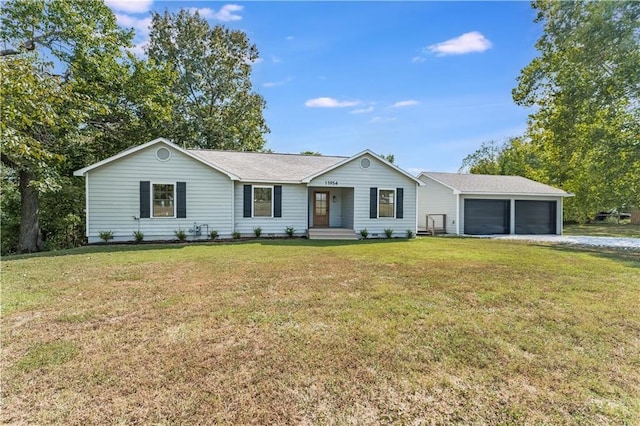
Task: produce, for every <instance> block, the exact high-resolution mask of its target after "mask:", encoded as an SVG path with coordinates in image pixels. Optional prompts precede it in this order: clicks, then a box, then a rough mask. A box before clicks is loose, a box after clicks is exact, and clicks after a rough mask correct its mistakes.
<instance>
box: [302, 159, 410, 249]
mask: <svg viewBox="0 0 640 426" xmlns="http://www.w3.org/2000/svg"><path fill="white" fill-rule="evenodd" d="M362 158H368V159H369V161H370V162H371V165H370V167H369V168H367V169H363V168H362V167H361V166H360V161H361V159H362ZM309 187H314V188H332V187H342V188H353V202H354V205H353V209H354V218H353V225H352V226H353V229H354V230H355V231H356V232H358V231H360V230H362V229H365V228H366V229H367V231H369V235H370V236H371V237H377V236H379V237H384V230H385V229H386V228H391V229H393V231H394V236H400V237H404V236H406V235H407V230H411V231H413V232H416V198H417V192H416V188H417V183H416V182H415V181H414V180H412V179H410V178H409V177H408V176H405V175H403V174H402V173H400V172H398V171H397V170H395V169H393V168H392V167H389V166H388V165H387V164H385V163H383V162H381V161H380V160H378V159H377V158H375V157H373V156H370V155H364V156H361V157H357V158H355V159H354V160H352V161H349V162H347V163H345V164H343V165H342V166H340V167H337V168H336V169H333V170H331V171H329V172H327V173H324V174H322V175H320V176H318V177H316V178H315V179H313V180H311V182H309ZM370 187H376V188H378V189H394V190H395V189H396V188H404V197H403V211H404V214H403V216H404V217H403V218H402V219H396V218H377V219H370V218H369V188H370ZM345 194H348V191H347V190H345V189H343V197H342V198H343V203H344V202H345V201H346V199H347V198H349V197H348V196H346V195H345ZM347 202H348V201H347ZM345 207H347V206H345ZM343 217H345V215H344V214H343ZM343 226H345V223H344V222H343Z"/></svg>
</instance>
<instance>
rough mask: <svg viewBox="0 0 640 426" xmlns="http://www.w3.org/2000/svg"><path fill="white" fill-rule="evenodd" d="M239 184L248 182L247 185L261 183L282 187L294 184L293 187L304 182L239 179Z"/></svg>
mask: <svg viewBox="0 0 640 426" xmlns="http://www.w3.org/2000/svg"><path fill="white" fill-rule="evenodd" d="M237 180H238V182H247V183H259V184H263V185H281V184H292V185H301V184H302V182H301V181H299V180H264V179H240V178H238V179H237Z"/></svg>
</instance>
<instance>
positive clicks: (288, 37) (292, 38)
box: [285, 36, 296, 41]
mask: <svg viewBox="0 0 640 426" xmlns="http://www.w3.org/2000/svg"><path fill="white" fill-rule="evenodd" d="M295 39H296V38H295V37H294V36H287V38H285V40H287V41H291V40H295Z"/></svg>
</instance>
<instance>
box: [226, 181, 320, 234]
mask: <svg viewBox="0 0 640 426" xmlns="http://www.w3.org/2000/svg"><path fill="white" fill-rule="evenodd" d="M244 185H252V186H271V187H273V186H274V185H281V186H282V217H243V206H244ZM234 193H235V200H234V206H235V223H234V230H236V231H237V232H240V234H241V235H242V236H253V235H254V229H255V228H258V227H260V228H261V229H262V236H284V235H286V233H285V229H286V228H287V227H289V226H292V227H293V228H294V229H295V234H296V235H301V234H304V233H306V230H307V221H306V217H307V188H306V186H305V185H303V184H282V183H275V184H271V183H261V182H235V190H234Z"/></svg>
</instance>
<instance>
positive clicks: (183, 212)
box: [176, 182, 187, 218]
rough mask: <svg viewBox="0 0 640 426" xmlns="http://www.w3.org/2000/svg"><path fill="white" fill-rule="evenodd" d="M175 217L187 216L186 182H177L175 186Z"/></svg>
mask: <svg viewBox="0 0 640 426" xmlns="http://www.w3.org/2000/svg"><path fill="white" fill-rule="evenodd" d="M176 217H178V218H185V217H187V182H178V184H177V186H176Z"/></svg>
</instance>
